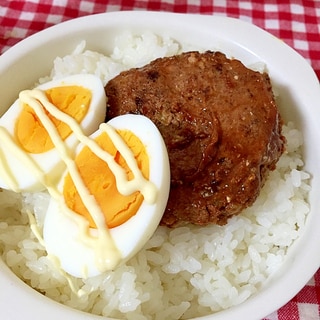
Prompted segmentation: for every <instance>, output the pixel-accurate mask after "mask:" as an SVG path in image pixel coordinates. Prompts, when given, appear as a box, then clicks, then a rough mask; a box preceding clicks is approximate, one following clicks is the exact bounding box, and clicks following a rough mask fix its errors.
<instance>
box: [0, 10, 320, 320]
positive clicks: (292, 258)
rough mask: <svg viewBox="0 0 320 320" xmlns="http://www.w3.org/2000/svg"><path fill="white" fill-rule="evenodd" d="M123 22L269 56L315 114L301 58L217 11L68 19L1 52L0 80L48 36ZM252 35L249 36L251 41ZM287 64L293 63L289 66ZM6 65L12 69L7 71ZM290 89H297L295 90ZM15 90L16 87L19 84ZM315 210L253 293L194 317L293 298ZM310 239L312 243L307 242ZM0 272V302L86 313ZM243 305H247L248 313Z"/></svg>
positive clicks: (318, 95) (307, 271)
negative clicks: (210, 38)
mask: <svg viewBox="0 0 320 320" xmlns="http://www.w3.org/2000/svg"><path fill="white" fill-rule="evenodd" d="M123 21H125V22H124V23H122V26H121V28H123V26H125V27H128V26H129V27H130V26H131V27H133V26H136V27H135V28H136V30H139V28H140V30H142V29H143V28H145V27H146V26H147V27H148V26H149V27H150V28H153V29H157V30H161V29H162V27H163V25H164V23H165V24H166V29H168V28H169V26H170V28H172V30H175V29H174V28H177V29H178V30H179V32H176V33H175V37H183V36H184V37H186V35H185V33H186V30H185V28H186V26H187V25H188V26H190V25H193V26H194V30H193V34H190V36H191V35H192V40H194V41H197V40H196V37H195V36H194V35H195V34H197V33H198V34H199V35H201V37H200V38H201V39H200V41H202V40H203V39H202V38H203V37H204V36H210V34H211V33H212V32H213V33H214V37H215V38H216V39H221V41H222V42H221V45H222V46H223V45H225V43H226V42H224V41H226V38H228V39H229V40H228V41H229V42H230V46H229V47H228V49H227V51H228V53H229V55H235V56H236V57H237V58H239V59H240V60H242V59H241V58H242V56H243V58H244V60H246V55H247V54H249V55H250V58H249V59H248V61H245V64H246V62H247V63H250V62H251V60H254V59H255V57H256V58H259V59H261V60H262V61H265V62H266V63H267V65H268V66H269V65H270V64H269V61H272V62H273V64H274V66H273V65H272V67H271V68H270V70H269V71H270V77H271V79H276V82H277V83H276V85H278V86H279V87H282V86H284V87H286V88H287V87H289V89H290V90H291V91H290V94H291V95H292V99H294V100H295V101H296V103H297V104H298V105H301V106H302V107H303V109H306V110H307V111H310V110H312V109H314V110H315V111H314V112H316V113H318V115H320V114H319V110H318V109H319V108H318V109H316V108H317V105H316V103H317V101H320V86H319V81H318V79H317V77H316V74H315V72H314V71H313V69H312V68H311V66H310V65H309V64H308V63H307V61H306V60H305V59H304V58H303V57H302V56H301V55H299V54H298V53H297V52H296V51H294V50H293V49H292V48H291V47H289V46H288V45H286V44H285V43H284V42H282V41H281V40H279V39H277V38H276V37H274V36H272V35H271V34H270V33H268V32H266V31H264V30H262V29H260V28H259V27H257V26H254V25H252V24H251V23H249V22H245V21H242V20H239V19H236V18H229V17H223V16H206V15H198V14H179V13H168V12H151V11H119V12H107V13H100V14H94V15H89V16H85V17H80V18H76V19H72V20H68V21H65V22H62V23H60V24H58V25H55V26H52V27H49V28H47V29H45V30H43V31H40V32H38V33H36V34H34V35H32V36H30V37H28V38H26V39H24V40H22V41H20V42H19V43H18V44H16V45H15V46H13V47H12V48H10V49H8V50H7V51H6V52H5V53H3V54H2V55H1V56H0V79H1V78H2V77H3V75H8V74H11V73H13V72H15V69H14V66H15V65H16V64H17V63H18V61H20V60H21V59H23V60H24V61H31V60H30V59H29V60H26V53H27V54H29V55H30V54H31V52H34V51H36V50H40V51H41V50H43V49H41V48H47V47H50V41H53V42H57V41H59V37H60V39H61V36H62V35H63V37H66V38H68V39H69V40H70V39H71V35H72V34H76V36H75V37H74V38H73V42H72V43H70V44H69V45H68V46H66V48H64V49H63V50H61V49H60V50H58V49H59V48H58V49H57V50H56V51H64V52H67V51H68V50H69V49H70V48H71V47H72V46H74V44H75V43H76V42H77V41H78V40H79V39H80V38H81V31H84V30H85V28H86V27H87V26H88V25H90V29H92V28H96V29H97V28H109V30H111V31H112V30H113V28H114V27H115V26H117V27H119V24H120V23H121V22H123ZM235 36H236V39H235ZM252 39H255V40H254V42H253V40H252ZM88 40H89V39H88ZM89 42H90V41H89ZM89 47H90V46H89ZM237 50H240V51H239V55H237V53H238V51H237ZM56 51H55V50H53V52H52V53H51V54H50V55H51V56H53V55H54V54H55V52H56ZM288 56H289V57H290V63H288V60H289V58H288ZM29 58H30V57H29ZM46 59H47V60H48V59H49V58H48V57H46ZM293 65H294V66H295V68H292V66H293ZM10 68H12V69H14V70H13V71H12V70H11V69H10ZM277 68H278V70H277ZM281 73H282V74H284V73H285V74H286V77H287V80H288V82H289V85H288V82H286V81H283V80H284V77H283V75H282V76H280V74H281ZM35 77H36V79H38V78H39V77H38V76H35ZM301 79H303V81H301ZM13 80H17V79H16V78H14V77H13V79H11V78H10V79H9V82H10V83H11V82H13ZM33 80H34V79H33ZM18 82H19V85H18V87H21V86H22V83H30V80H29V79H28V75H23V77H22V80H18ZM0 83H1V81H0ZM13 83H14V82H13ZM21 89H22V88H21ZM296 89H299V91H297V90H296ZM18 90H20V88H19V89H18ZM4 92H5V91H4V90H3V89H2V91H1V89H0V96H4ZM9 100H12V94H11V96H10V98H8V99H7V102H5V103H4V105H5V104H7V103H8V101H9ZM299 111H301V110H299ZM310 114H312V112H310ZM300 115H301V114H300ZM302 116H303V117H304V118H303V119H302V120H301V122H300V126H301V127H302V128H303V129H304V130H305V133H306V135H307V136H308V137H312V134H315V132H313V131H312V130H314V129H315V128H317V127H316V119H315V118H317V117H314V116H311V115H309V114H308V113H307V114H306V115H304V114H302ZM299 121H300V120H299ZM309 123H311V124H313V125H311V127H312V130H311V129H310V128H309ZM316 133H318V134H320V130H319V129H316ZM314 152H315V153H316V155H317V156H318V158H319V159H320V150H319V148H317V147H315V149H314ZM308 154H309V153H308ZM310 161H311V160H310ZM308 165H312V163H308ZM310 168H312V169H313V170H315V171H314V172H312V174H313V177H312V184H313V189H315V188H317V187H318V186H319V182H318V176H317V175H316V174H315V173H316V170H318V169H316V168H314V167H312V166H311V167H310ZM319 176H320V175H319ZM310 201H312V202H314V203H318V202H319V200H318V199H316V195H314V194H313V195H312V197H311V199H310ZM315 210H316V208H313V209H312V208H311V211H312V212H311V213H312V214H310V217H309V218H308V221H307V225H306V229H305V232H304V234H303V235H302V236H301V238H300V239H299V240H298V241H297V242H296V243H295V244H294V246H293V247H292V249H291V252H290V254H289V255H288V258H287V261H286V262H285V263H284V265H283V266H282V267H281V268H280V270H279V271H278V272H277V273H276V275H275V276H274V277H272V278H271V279H270V281H268V283H267V284H266V286H265V287H264V288H262V290H261V291H260V292H259V294H257V295H254V296H252V297H250V298H249V299H248V300H247V301H245V302H244V303H242V304H240V305H238V306H235V307H232V308H230V309H227V310H223V311H221V312H217V313H215V314H213V315H209V316H205V317H199V318H198V319H208V320H209V319H212V320H213V319H215V320H219V319H221V320H226V319H234V318H241V317H245V318H246V319H257V318H262V317H265V316H267V315H268V314H270V313H272V312H273V311H275V310H277V309H279V308H280V307H281V306H283V305H284V304H285V303H287V302H288V301H289V300H290V299H291V298H293V297H294V296H295V295H296V294H297V293H298V292H299V291H300V290H301V289H302V288H303V286H304V285H305V284H306V283H307V282H308V280H309V279H310V278H311V277H312V276H313V275H314V273H315V272H316V271H317V269H318V268H319V266H320V255H317V254H316V253H317V251H316V247H317V245H316V244H317V243H318V242H319V240H318V237H317V232H316V225H317V224H320V217H319V215H318V216H317V215H316V214H315ZM311 220H312V221H311ZM306 231H308V232H307V233H308V234H306ZM310 243H311V244H312V246H310ZM307 246H308V250H305V249H304V248H305V247H307ZM0 260H1V259H0ZM306 262H308V263H306ZM288 266H292V268H288ZM297 270H299V276H297V272H296V271H297ZM0 271H1V272H0V284H1V285H4V286H5V287H6V288H7V289H6V290H1V291H0V306H7V305H10V299H9V298H8V296H10V295H12V296H17V295H18V296H21V299H25V297H23V293H26V294H28V298H27V299H25V300H24V301H26V302H27V301H28V303H31V301H38V299H39V303H37V304H39V305H40V304H42V305H43V306H44V305H45V306H46V307H45V308H43V311H42V309H41V310H38V314H39V312H45V313H44V314H46V315H47V314H48V310H49V312H51V311H52V310H61V315H62V314H63V316H66V315H67V314H68V316H69V319H73V317H72V316H73V315H75V317H74V319H82V317H83V319H88V315H87V314H85V313H82V312H78V311H73V310H70V309H69V308H68V307H64V306H61V305H60V304H59V306H58V307H57V303H56V302H54V301H51V300H50V299H47V298H44V299H43V297H42V298H40V297H41V295H40V294H38V293H37V292H34V290H33V289H31V290H30V288H29V287H28V286H27V285H25V284H24V283H22V281H16V277H15V276H14V275H13V274H11V272H10V271H8V270H7V267H6V266H5V265H4V263H3V262H2V261H0ZM301 272H302V273H301ZM284 288H285V290H284ZM31 291H32V293H31ZM8 293H10V294H8ZM275 299H276V301H275ZM19 300H20V299H19ZM20 301H22V300H20ZM253 305H255V306H259V308H257V307H255V308H254V312H252V308H251V309H250V306H253ZM24 306H25V307H26V308H27V310H28V312H29V311H30V315H31V314H33V312H34V308H33V307H28V306H27V305H26V304H25V305H24ZM48 308H49V309H48ZM248 309H250V310H251V311H250V312H249V313H248ZM12 312H13V311H12V310H11V311H10V312H9V313H8V315H11V314H12ZM52 312H56V311H52ZM27 314H28V313H27ZM57 316H58V315H57V314H56V315H55V316H54V317H53V318H56V317H57ZM92 317H93V316H92V315H90V318H92ZM97 318H100V317H97Z"/></svg>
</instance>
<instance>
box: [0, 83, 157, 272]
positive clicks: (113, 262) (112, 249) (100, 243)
mask: <svg viewBox="0 0 320 320" xmlns="http://www.w3.org/2000/svg"><path fill="white" fill-rule="evenodd" d="M19 99H20V102H21V103H24V104H27V105H29V106H30V107H31V108H33V109H34V111H35V113H36V115H37V116H38V117H39V119H40V121H41V123H42V124H43V126H44V127H45V128H46V130H47V132H48V134H49V136H50V138H51V140H52V142H53V144H54V145H55V147H56V150H57V151H58V152H59V154H60V157H61V159H62V161H63V162H64V163H65V165H66V167H67V170H68V172H69V174H70V176H71V178H72V180H73V182H74V184H75V186H76V187H77V190H78V193H79V195H80V197H81V199H82V201H83V203H84V205H85V206H86V208H87V209H88V211H89V212H90V214H91V216H92V218H93V220H94V222H95V224H96V226H97V230H98V235H97V236H93V235H92V234H91V233H90V230H89V227H88V221H87V220H86V219H85V218H83V217H82V216H80V215H78V214H75V213H74V212H73V211H72V210H71V209H69V208H68V207H67V206H66V204H65V201H64V198H63V195H62V194H61V192H60V191H59V190H58V187H57V186H56V185H55V184H53V183H52V182H51V181H49V179H46V176H45V174H44V172H43V171H42V170H41V168H40V167H39V166H38V165H37V163H36V162H35V161H34V160H33V158H32V157H31V156H30V155H28V154H27V153H26V152H25V151H24V150H23V149H22V148H20V147H19V146H18V145H17V144H16V143H15V142H14V140H13V138H12V137H11V136H10V134H9V133H8V132H7V131H6V129H5V128H3V127H0V137H1V139H3V140H4V141H5V142H6V144H7V145H8V147H9V148H10V151H11V152H12V153H13V154H14V155H15V156H16V157H17V158H19V159H21V161H22V162H23V163H24V164H25V165H26V166H27V167H28V168H29V169H30V170H32V172H33V173H34V174H35V175H36V176H37V177H38V179H39V181H40V182H41V183H42V184H43V185H44V186H46V188H47V190H48V192H49V193H50V195H51V196H52V197H53V198H55V199H56V200H57V201H59V203H60V204H61V206H62V208H63V212H64V213H65V214H67V215H68V216H69V217H70V218H72V219H73V221H75V222H76V223H77V224H78V226H79V229H80V240H81V241H83V242H84V243H86V244H88V245H89V246H91V248H92V249H93V250H95V257H96V265H97V268H98V269H99V270H100V271H101V272H103V271H105V270H111V269H113V268H115V267H116V266H117V265H118V264H119V263H120V261H121V259H122V258H121V255H120V252H119V251H118V249H117V248H116V246H115V244H114V242H113V239H112V237H111V235H110V232H109V230H108V227H107V226H106V223H105V219H104V215H103V212H102V211H101V208H100V206H99V205H98V204H97V202H96V200H95V198H94V196H93V195H91V194H90V192H89V190H88V189H87V187H86V186H85V183H84V182H83V180H82V178H81V176H80V173H79V171H78V168H77V165H76V163H75V161H74V160H73V155H72V154H71V151H70V150H69V149H68V146H67V145H66V144H65V143H64V141H63V140H62V139H61V137H60V135H59V133H58V131H57V128H56V127H55V125H54V124H53V123H52V121H51V120H50V118H49V117H48V116H47V114H46V112H45V109H46V110H47V111H48V112H49V113H50V114H51V115H53V116H54V117H55V118H57V119H59V120H61V121H63V122H65V123H66V124H67V125H68V126H69V127H70V129H71V130H72V131H73V133H74V134H75V136H76V137H77V139H78V140H79V141H80V142H82V143H83V144H84V145H86V146H88V147H89V148H90V149H91V150H92V152H93V153H95V154H96V155H97V156H98V157H100V158H101V159H102V160H103V161H105V162H106V163H107V164H108V166H109V167H110V169H111V171H112V172H113V173H114V175H115V179H116V183H117V188H118V190H119V192H120V193H122V194H124V195H128V194H131V193H132V192H135V191H140V192H141V193H142V195H143V196H144V199H145V201H146V202H148V203H151V204H152V203H154V202H155V200H156V195H157V190H156V188H155V186H154V184H153V183H152V182H150V181H149V180H147V179H145V178H144V177H143V175H142V173H141V171H140V169H139V168H138V165H137V162H136V160H135V158H134V155H133V153H132V151H131V150H130V148H129V147H128V146H127V144H126V143H125V142H124V141H123V140H122V138H121V137H120V136H119V135H118V134H117V133H116V131H115V129H114V128H112V127H111V126H110V125H108V124H105V123H104V124H101V125H100V130H101V131H104V132H106V133H107V134H108V135H109V137H110V139H111V140H112V142H113V143H114V145H115V146H116V148H117V149H118V150H119V151H120V153H121V154H122V156H123V157H124V159H125V161H126V162H127V164H128V166H129V168H130V169H131V171H132V173H133V175H134V178H133V179H132V180H130V181H128V179H127V175H126V172H125V170H124V169H123V168H122V167H121V166H120V165H119V164H117V163H116V161H115V160H114V158H113V157H112V156H111V155H110V154H109V153H108V152H106V151H104V150H103V149H101V148H100V146H99V145H98V144H97V143H96V142H95V141H94V140H93V139H90V138H89V137H87V136H86V135H85V134H84V133H83V131H82V129H81V127H80V125H79V124H78V122H77V121H76V120H75V119H74V118H72V117H71V116H69V115H67V114H65V113H64V112H62V111H61V110H59V109H58V108H56V107H55V106H54V105H53V104H52V103H50V101H49V100H48V99H47V96H46V94H45V92H44V91H41V90H39V89H33V90H25V91H22V92H21V93H20V95H19ZM0 157H1V159H4V158H3V157H2V156H1V154H0ZM2 162H3V161H2ZM3 167H4V168H5V170H2V171H3V172H2V173H1V174H3V176H4V178H5V179H6V182H8V185H9V186H10V188H12V190H14V191H16V192H18V191H19V188H18V185H17V182H16V180H15V178H14V175H13V174H12V173H10V172H9V170H7V169H8V168H7V166H5V163H3Z"/></svg>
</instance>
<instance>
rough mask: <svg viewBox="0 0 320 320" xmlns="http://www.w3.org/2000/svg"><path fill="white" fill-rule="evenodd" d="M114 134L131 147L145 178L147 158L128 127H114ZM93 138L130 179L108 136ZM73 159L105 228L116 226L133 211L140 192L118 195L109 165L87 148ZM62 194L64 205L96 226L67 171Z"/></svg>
mask: <svg viewBox="0 0 320 320" xmlns="http://www.w3.org/2000/svg"><path fill="white" fill-rule="evenodd" d="M117 133H118V134H119V135H120V136H121V137H122V139H123V140H124V141H125V142H126V144H127V145H128V147H129V148H130V149H131V150H132V152H133V154H134V157H135V159H136V161H137V164H138V167H139V169H140V170H141V172H142V174H143V176H144V177H145V178H146V179H148V178H149V158H148V154H147V152H146V149H145V147H144V145H143V144H142V142H141V141H140V139H139V138H138V137H137V136H136V135H134V134H133V133H132V132H131V131H129V130H118V131H117ZM95 141H96V142H97V143H98V145H99V146H100V147H101V148H102V149H103V150H105V151H107V152H108V153H109V154H111V155H112V156H113V157H114V159H115V161H116V162H117V163H118V164H119V165H121V166H122V167H123V168H124V169H125V171H126V174H127V179H128V180H129V181H130V180H132V179H133V173H132V172H131V170H130V169H129V167H128V165H127V163H126V161H125V159H124V158H123V157H122V156H121V154H120V153H119V151H118V150H117V148H116V147H115V145H114V144H113V142H112V141H111V139H110V138H109V136H108V135H107V134H106V133H102V134H101V135H99V136H98V137H97V138H96V139H95ZM75 162H76V164H77V167H78V170H79V172H80V175H81V177H82V179H83V181H84V183H85V185H86V187H87V188H88V190H89V191H90V193H91V194H92V195H94V197H95V199H96V202H97V203H98V205H99V206H100V208H101V210H102V212H103V214H104V216H105V221H106V224H107V226H108V228H113V227H116V226H119V225H121V224H123V223H124V222H126V221H127V220H128V219H129V218H131V217H132V216H134V215H135V214H136V212H137V211H138V209H139V207H140V205H141V203H142V201H143V196H142V194H141V193H140V192H139V191H136V192H134V193H132V194H131V195H129V196H124V195H122V194H120V193H119V191H118V189H117V186H116V180H115V176H114V174H113V173H112V171H111V170H110V168H109V166H108V165H107V164H106V163H105V162H104V161H103V160H101V159H100V158H99V157H97V156H96V155H95V154H94V153H93V152H92V151H91V150H90V149H89V148H88V147H84V148H83V149H82V151H81V152H80V153H79V154H78V155H77V157H76V159H75ZM63 195H64V198H65V201H66V204H67V206H68V207H69V208H70V209H71V210H73V211H74V212H76V213H78V214H80V215H82V216H84V217H85V218H86V219H87V220H88V221H89V225H90V227H91V228H96V225H95V222H94V221H93V219H92V217H91V215H90V213H89V212H88V210H87V208H86V207H85V206H84V204H83V202H82V200H81V198H80V196H79V194H78V192H77V188H76V186H75V185H74V183H73V181H72V179H71V177H70V175H69V174H68V175H67V176H66V178H65V181H64V189H63Z"/></svg>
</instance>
